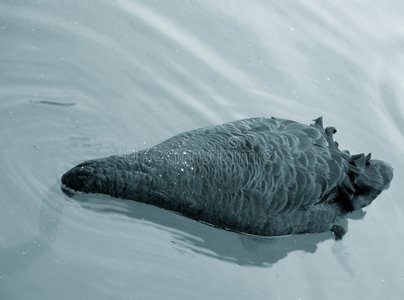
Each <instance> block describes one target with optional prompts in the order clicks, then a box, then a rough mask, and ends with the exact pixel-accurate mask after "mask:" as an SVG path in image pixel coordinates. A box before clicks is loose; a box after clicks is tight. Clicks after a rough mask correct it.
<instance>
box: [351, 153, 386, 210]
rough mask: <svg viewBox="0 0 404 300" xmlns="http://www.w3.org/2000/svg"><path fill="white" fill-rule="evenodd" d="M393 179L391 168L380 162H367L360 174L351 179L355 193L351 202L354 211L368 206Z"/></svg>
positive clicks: (373, 160)
mask: <svg viewBox="0 0 404 300" xmlns="http://www.w3.org/2000/svg"><path fill="white" fill-rule="evenodd" d="M392 178H393V168H392V167H391V166H390V165H389V164H387V163H385V162H383V161H380V160H375V159H372V160H370V159H369V160H368V161H367V162H366V165H365V166H364V168H363V169H362V170H361V172H359V173H356V174H355V175H354V178H353V179H352V182H353V185H354V188H355V193H354V197H353V200H352V207H353V209H354V210H356V209H360V208H362V207H365V206H367V205H369V204H370V203H371V202H372V201H373V200H374V199H375V198H376V197H377V196H378V195H379V194H380V193H381V192H382V191H383V190H385V189H387V188H388V187H389V185H390V181H391V180H392Z"/></svg>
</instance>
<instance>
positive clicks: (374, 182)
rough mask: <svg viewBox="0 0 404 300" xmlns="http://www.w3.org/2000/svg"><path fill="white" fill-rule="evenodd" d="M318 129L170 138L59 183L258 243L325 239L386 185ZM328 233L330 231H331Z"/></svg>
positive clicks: (386, 177)
mask: <svg viewBox="0 0 404 300" xmlns="http://www.w3.org/2000/svg"><path fill="white" fill-rule="evenodd" d="M335 132H336V130H335V129H334V128H333V127H327V128H326V129H325V130H324V129H323V125H322V119H321V118H318V119H317V120H315V123H314V124H312V125H310V126H307V125H303V124H300V123H297V122H294V121H290V120H285V119H278V118H252V119H245V120H239V121H235V122H230V123H225V124H223V125H219V126H216V127H208V128H202V129H196V130H192V131H189V132H184V133H181V134H178V135H176V136H174V137H172V138H170V139H168V140H166V141H164V142H162V143H160V144H158V145H157V146H154V147H151V148H149V149H146V150H142V151H139V152H135V153H131V154H128V155H122V156H110V157H107V158H102V159H96V160H90V161H86V162H84V163H82V164H80V165H78V166H76V167H74V168H73V169H71V170H70V171H68V172H67V173H66V174H64V175H63V176H62V189H63V190H64V191H65V192H66V193H69V194H70V193H72V192H73V191H81V192H85V193H103V194H108V195H111V196H114V197H120V198H125V199H131V200H136V201H140V202H145V203H149V204H154V205H157V206H159V207H162V208H166V209H170V210H173V211H177V212H179V213H181V214H183V215H185V216H188V217H191V218H193V219H196V220H200V221H204V222H207V223H210V224H213V225H215V226H218V227H221V228H226V229H230V230H234V231H239V232H246V233H251V234H258V235H285V234H294V233H308V232H323V231H327V230H332V231H333V232H334V233H336V235H338V236H339V237H340V236H342V234H343V232H341V230H342V228H341V227H340V226H338V225H336V223H337V222H338V219H339V218H341V217H344V216H345V215H346V214H347V213H348V212H351V211H354V210H358V209H361V208H362V207H364V206H367V205H369V204H370V203H371V202H372V201H373V200H374V199H375V198H376V197H377V196H378V195H379V194H380V193H381V192H382V191H383V190H384V189H386V188H387V187H388V186H389V183H390V181H391V179H392V177H393V170H392V168H391V167H390V166H389V165H388V164H386V163H384V162H382V161H378V160H373V159H370V154H369V155H367V156H365V155H364V154H359V155H353V156H351V155H350V154H349V152H348V151H340V150H339V149H338V144H337V143H336V142H334V141H333V137H332V136H333V134H334V133H335ZM334 225H335V226H334Z"/></svg>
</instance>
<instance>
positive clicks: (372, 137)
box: [0, 0, 404, 300]
mask: <svg viewBox="0 0 404 300" xmlns="http://www.w3.org/2000/svg"><path fill="white" fill-rule="evenodd" d="M403 16H404V2H402V1H398V0H397V1H394V0H389V1H381V0H380V1H377V0H375V1H290V0H289V1H288V0H287V1H241V0H239V1H162V0H160V1H129V0H116V1H78V0H77V1H11V0H9V1H8V0H1V1H0V153H1V156H0V299H4V300H5V299H41V300H44V299H232V300H236V299H302V300H304V299H401V298H402V295H403V294H404V259H403V255H402V251H403V249H404V239H403V238H404V218H403V209H404V205H403V201H404V199H403V196H402V195H403V192H402V188H403V187H402V185H403V182H404V181H403V171H404V160H403V157H404V118H403V114H404V113H403V112H404V96H403V95H404V71H403V70H404V17H403ZM320 115H322V116H324V123H325V125H326V126H335V127H336V128H337V129H338V133H337V134H336V136H335V139H336V140H337V141H338V142H339V143H340V148H342V149H348V150H350V151H351V153H362V152H365V153H367V152H371V153H372V155H373V157H374V158H378V159H382V160H385V161H388V162H390V163H391V164H392V165H393V167H394V169H395V177H394V179H393V182H392V184H391V187H390V189H389V190H388V191H385V192H384V193H383V194H382V195H381V196H380V197H378V198H377V200H376V201H375V202H374V203H372V205H371V206H369V207H368V208H366V209H365V210H366V212H367V213H366V215H365V217H364V218H363V219H362V220H349V229H348V233H347V235H346V236H345V237H344V239H343V240H342V241H338V242H336V241H334V240H333V239H332V235H331V234H329V233H323V234H312V235H301V236H289V237H282V238H260V237H254V236H248V235H240V234H236V233H232V232H227V231H224V230H219V229H216V228H213V227H210V226H207V225H205V224H201V223H198V222H195V221H193V220H190V219H187V218H184V217H182V216H179V215H177V214H174V213H172V212H169V211H165V210H162V209H159V208H156V207H153V206H148V205H144V204H140V203H136V202H131V201H123V200H116V199H112V198H108V197H104V196H96V195H93V196H83V197H82V198H80V197H79V198H78V199H69V198H68V197H67V196H65V195H64V194H63V193H62V192H61V191H60V189H59V184H60V176H61V175H62V174H63V173H64V172H65V171H67V170H68V169H69V168H71V167H72V166H73V165H75V164H77V163H80V162H82V161H84V160H86V159H90V158H96V157H103V156H108V155H112V154H124V153H128V152H130V151H132V150H140V149H144V148H147V147H150V146H153V145H155V144H157V143H159V142H161V141H163V140H165V139H167V138H169V137H171V136H173V135H175V134H177V133H180V132H183V131H186V130H191V129H195V128H198V127H203V126H210V125H216V124H220V123H223V122H226V121H232V120H236V119H240V118H246V117H256V116H268V117H270V116H276V117H282V118H288V119H293V120H296V121H299V122H302V123H306V124H308V123H310V122H311V120H312V119H314V118H316V117H318V116H320Z"/></svg>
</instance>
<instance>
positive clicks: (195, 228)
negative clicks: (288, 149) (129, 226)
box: [74, 194, 346, 267]
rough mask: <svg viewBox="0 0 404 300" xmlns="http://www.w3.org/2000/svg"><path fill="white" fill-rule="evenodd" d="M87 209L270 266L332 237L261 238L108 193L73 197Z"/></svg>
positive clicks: (182, 246)
mask: <svg viewBox="0 0 404 300" xmlns="http://www.w3.org/2000/svg"><path fill="white" fill-rule="evenodd" d="M74 201H78V202H79V203H80V205H81V206H82V207H84V208H86V209H90V210H92V211H96V212H98V213H103V214H105V213H106V214H118V215H125V216H128V217H130V218H132V219H135V220H137V221H139V222H141V223H142V224H146V225H148V226H152V227H154V228H156V229H160V230H163V231H166V232H169V233H170V234H171V236H172V237H171V238H172V241H171V242H172V244H173V245H175V246H176V247H178V249H179V250H186V251H192V252H194V253H198V254H202V255H206V256H209V257H212V258H216V259H220V260H223V261H227V262H233V263H236V264H239V265H250V266H262V267H266V266H271V265H273V264H275V263H276V262H278V261H279V260H281V259H283V258H285V257H286V256H287V255H288V254H289V253H291V252H294V251H304V252H307V253H314V252H315V251H316V249H317V245H318V244H319V243H320V242H322V241H325V240H328V239H333V238H334V235H333V234H332V233H331V232H324V233H318V234H302V235H291V236H282V237H261V236H254V235H247V234H240V233H235V232H231V231H226V230H222V229H219V228H215V227H213V226H210V225H207V224H204V223H201V222H197V221H195V220H192V219H189V218H186V217H184V216H181V215H179V214H177V213H174V212H171V211H167V210H164V209H161V208H158V207H155V206H153V205H148V204H144V203H139V202H136V201H128V200H122V199H116V198H112V197H109V196H105V195H99V194H95V195H85V194H78V195H75V196H74ZM345 225H346V224H345Z"/></svg>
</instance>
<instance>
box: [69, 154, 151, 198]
mask: <svg viewBox="0 0 404 300" xmlns="http://www.w3.org/2000/svg"><path fill="white" fill-rule="evenodd" d="M137 169H140V168H136V165H134V164H131V163H130V162H128V161H127V160H125V158H124V157H122V156H111V157H107V158H102V159H95V160H89V161H86V162H84V163H81V164H79V165H77V166H76V167H74V168H72V169H71V170H69V171H68V172H66V173H65V174H64V175H63V176H62V178H61V181H62V186H61V188H62V190H63V191H64V192H65V193H66V194H67V195H69V196H72V195H73V194H74V192H83V193H100V194H106V195H110V196H114V197H122V198H128V199H136V197H139V195H140V196H145V191H147V190H149V188H150V184H151V181H152V180H151V176H150V175H148V174H146V173H144V172H142V171H140V170H139V171H138V170H137Z"/></svg>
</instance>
